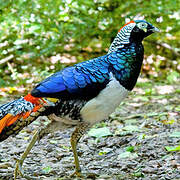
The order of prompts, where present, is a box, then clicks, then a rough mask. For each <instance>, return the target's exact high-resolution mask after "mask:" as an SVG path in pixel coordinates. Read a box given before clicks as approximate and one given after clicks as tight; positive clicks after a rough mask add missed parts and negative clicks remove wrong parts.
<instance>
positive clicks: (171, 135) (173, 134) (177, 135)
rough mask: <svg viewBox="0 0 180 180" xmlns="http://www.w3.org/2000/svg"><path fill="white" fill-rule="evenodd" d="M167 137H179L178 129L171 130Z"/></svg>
mask: <svg viewBox="0 0 180 180" xmlns="http://www.w3.org/2000/svg"><path fill="white" fill-rule="evenodd" d="M169 137H179V138H180V131H174V132H172V134H170V135H169Z"/></svg>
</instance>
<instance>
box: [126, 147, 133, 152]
mask: <svg viewBox="0 0 180 180" xmlns="http://www.w3.org/2000/svg"><path fill="white" fill-rule="evenodd" d="M126 151H127V152H133V151H134V146H128V147H127V148H126Z"/></svg>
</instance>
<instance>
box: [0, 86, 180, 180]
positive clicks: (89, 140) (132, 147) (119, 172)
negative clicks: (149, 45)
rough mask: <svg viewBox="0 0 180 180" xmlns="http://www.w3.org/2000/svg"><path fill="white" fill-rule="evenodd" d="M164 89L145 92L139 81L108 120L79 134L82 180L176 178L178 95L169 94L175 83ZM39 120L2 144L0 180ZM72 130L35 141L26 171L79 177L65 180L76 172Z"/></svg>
mask: <svg viewBox="0 0 180 180" xmlns="http://www.w3.org/2000/svg"><path fill="white" fill-rule="evenodd" d="M162 86H163V85H162ZM162 86H157V87H156V86H154V87H153V88H152V90H151V87H152V84H151V83H149V85H148V90H146V91H144V89H145V88H146V87H145V88H144V89H143V85H142V83H141V86H140V87H139V86H137V87H136V88H135V92H136V93H137V94H138V96H136V95H134V93H132V94H131V95H130V96H129V97H128V98H127V99H126V100H125V101H124V102H123V103H122V104H121V105H120V107H119V108H117V110H116V112H114V113H113V114H112V115H111V116H110V119H109V121H103V122H102V123H100V124H98V125H96V126H94V127H93V128H92V129H90V131H89V132H88V133H87V134H86V135H85V136H83V138H82V139H81V140H80V143H79V145H78V154H79V160H80V165H81V167H82V172H83V174H84V175H85V178H82V179H99V180H100V179H101V180H102V179H103V180H104V179H114V180H121V179H122V180H124V179H127V180H128V179H129V180H131V179H132V180H134V179H144V180H146V179H154V180H156V179H167V180H168V179H169V180H172V179H173V180H178V179H180V159H179V157H180V151H179V146H180V121H179V120H180V115H179V104H180V93H179V91H173V92H172V90H174V89H178V86H177V85H173V88H169V89H170V90H168V92H167V91H162V90H161V89H160V88H162ZM165 87H166V88H167V86H165ZM144 92H145V93H144ZM157 97H158V98H157ZM162 100H163V101H162ZM165 100H166V101H165ZM41 119H42V118H39V120H37V121H36V123H33V124H31V125H30V126H28V127H26V128H24V129H23V131H22V132H21V133H20V134H18V135H16V136H15V137H10V138H9V139H7V140H5V141H4V142H2V143H1V144H0V179H3V180H4V179H8V180H9V179H13V171H14V168H15V159H16V158H19V157H20V155H21V154H22V153H23V151H24V150H25V147H26V145H27V144H28V143H29V141H30V139H31V137H32V135H33V133H34V130H36V129H38V127H39V125H42V124H43V123H42V120H41ZM44 119H45V118H44ZM44 119H43V122H44V123H45V122H46V121H44ZM72 132H73V128H72V129H67V130H66V131H63V132H55V133H54V134H50V135H48V136H47V137H44V138H43V139H41V141H40V142H39V143H36V144H35V146H34V147H33V149H32V151H31V152H30V153H29V155H28V157H27V159H26V160H25V162H24V165H23V169H24V172H25V173H26V174H27V175H30V176H34V177H37V178H39V179H57V180H60V179H81V178H70V177H69V175H70V174H72V173H73V171H74V164H73V162H74V160H73V153H72V149H71V147H70V135H71V133H72ZM89 173H90V174H89ZM93 173H94V174H96V177H94V176H92V175H91V174H93ZM88 174H89V175H88ZM19 179H22V178H21V177H19Z"/></svg>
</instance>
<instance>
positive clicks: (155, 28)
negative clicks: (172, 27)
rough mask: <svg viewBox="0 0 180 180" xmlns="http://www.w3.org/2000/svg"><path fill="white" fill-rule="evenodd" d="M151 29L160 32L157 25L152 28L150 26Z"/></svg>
mask: <svg viewBox="0 0 180 180" xmlns="http://www.w3.org/2000/svg"><path fill="white" fill-rule="evenodd" d="M151 31H152V32H160V30H159V29H158V28H157V27H154V26H153V28H151Z"/></svg>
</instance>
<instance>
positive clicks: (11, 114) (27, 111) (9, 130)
mask: <svg viewBox="0 0 180 180" xmlns="http://www.w3.org/2000/svg"><path fill="white" fill-rule="evenodd" d="M46 104H47V102H46V101H45V100H44V99H42V98H36V97H33V96H32V95H31V94H28V95H27V96H25V97H24V98H23V97H22V98H20V99H17V100H14V101H12V102H9V103H7V104H4V105H1V106H0V142H1V141H3V140H5V139H7V138H8V137H9V136H10V135H12V134H17V133H18V132H19V131H20V130H22V129H23V128H24V127H25V126H27V125H28V124H30V123H31V122H33V121H34V120H35V119H36V118H37V117H38V116H40V115H41V114H42V112H44V111H45V110H46Z"/></svg>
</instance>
